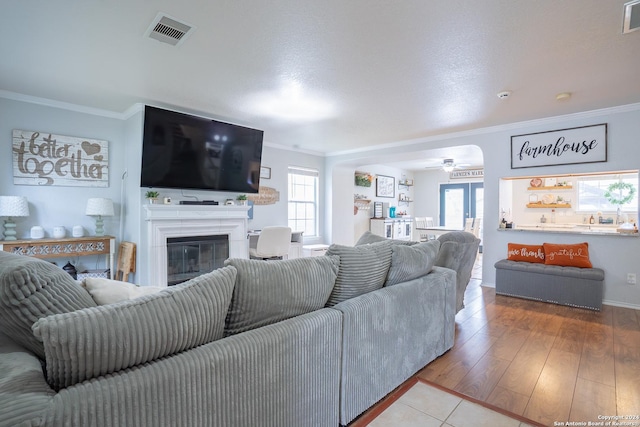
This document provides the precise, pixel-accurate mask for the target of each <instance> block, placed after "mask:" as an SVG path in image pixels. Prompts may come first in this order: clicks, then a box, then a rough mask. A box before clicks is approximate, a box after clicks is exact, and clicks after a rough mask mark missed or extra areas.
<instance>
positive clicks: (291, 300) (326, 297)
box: [0, 241, 456, 427]
mask: <svg viewBox="0 0 640 427" xmlns="http://www.w3.org/2000/svg"><path fill="white" fill-rule="evenodd" d="M439 246H440V242H439V241H431V242H426V243H420V244H416V245H413V246H408V245H405V244H399V243H398V244H397V243H396V242H390V241H383V242H372V243H366V242H364V241H362V242H359V244H358V245H356V246H353V247H347V246H339V245H332V246H331V247H330V248H329V250H328V252H327V256H324V257H313V258H301V259H293V260H284V261H266V262H265V261H255V260H240V259H232V260H228V261H227V264H226V266H225V267H224V268H222V269H218V270H216V271H213V272H211V273H208V274H204V275H202V276H200V277H198V278H196V279H193V280H191V281H189V282H187V283H184V284H181V285H177V286H174V287H170V288H167V289H166V290H162V291H160V292H158V293H156V294H152V295H146V296H142V297H139V298H136V299H132V300H125V301H121V302H117V303H114V304H108V305H97V304H96V302H95V301H94V300H93V299H92V298H91V295H90V294H89V293H88V292H87V291H86V290H85V289H84V288H82V287H81V286H79V285H78V283H77V282H75V281H73V280H72V279H71V278H70V276H69V275H67V273H65V272H64V271H62V270H61V269H59V268H57V267H55V266H53V265H51V264H50V263H48V262H45V261H41V260H37V259H32V258H29V257H24V256H18V255H11V254H6V253H1V252H0V328H1V329H0V330H1V332H2V334H0V426H15V425H24V426H39V425H51V426H60V425H70V426H88V425H91V426H225V427H227V426H278V427H280V426H314V427H315V426H337V425H347V424H348V423H350V422H351V421H353V420H354V419H355V418H356V417H357V416H358V415H360V414H361V413H362V412H364V411H365V410H367V409H368V408H369V407H371V406H372V405H373V404H375V403H376V402H377V401H379V400H380V399H382V398H383V397H384V396H385V395H386V394H388V393H389V392H391V391H392V390H393V389H394V388H396V387H397V386H399V385H400V384H402V383H403V382H404V381H405V380H407V379H408V378H409V377H410V376H411V375H413V374H414V373H415V372H417V371H418V370H420V369H421V368H422V367H424V366H425V365H426V364H428V363H429V362H430V361H432V360H434V359H435V358H436V357H438V356H439V355H441V354H443V353H444V352H446V351H447V350H448V349H450V348H451V347H452V346H453V341H454V331H455V319H454V317H455V313H456V272H455V271H453V270H451V269H447V268H442V267H437V266H434V263H435V260H436V258H437V255H438V251H439Z"/></svg>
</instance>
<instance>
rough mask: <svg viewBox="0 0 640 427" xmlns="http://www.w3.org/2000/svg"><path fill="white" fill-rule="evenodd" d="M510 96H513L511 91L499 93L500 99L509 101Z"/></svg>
mask: <svg viewBox="0 0 640 427" xmlns="http://www.w3.org/2000/svg"><path fill="white" fill-rule="evenodd" d="M510 95H511V91H510V90H504V91H502V92H498V98H500V99H507V98H508V97H509V96H510Z"/></svg>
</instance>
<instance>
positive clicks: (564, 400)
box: [417, 276, 640, 426]
mask: <svg viewBox="0 0 640 427" xmlns="http://www.w3.org/2000/svg"><path fill="white" fill-rule="evenodd" d="M474 277H475V276H474ZM465 305H466V307H465V308H464V309H463V310H462V311H460V312H459V313H458V315H457V316H456V341H455V345H454V347H453V348H452V349H451V350H450V351H449V352H447V353H446V354H444V355H443V356H441V357H440V358H438V359H436V360H435V361H433V362H432V363H430V364H429V365H427V366H426V367H425V368H424V369H422V370H421V371H420V372H419V373H418V374H417V376H418V377H420V378H423V379H425V380H428V381H431V382H433V383H436V384H439V385H441V386H443V387H446V388H449V389H452V390H455V391H457V392H459V393H462V394H465V395H467V396H471V397H473V398H475V399H478V400H481V401H484V402H486V403H489V404H492V405H495V406H497V407H499V408H503V409H505V410H507V411H510V412H513V413H515V414H518V415H522V416H524V417H526V418H528V419H531V420H534V421H537V422H539V423H541V424H543V425H550V426H553V425H554V422H567V421H578V422H580V421H582V422H588V421H591V422H597V421H602V419H599V418H598V417H599V416H611V415H618V416H640V311H638V310H632V309H628V308H620V307H612V306H603V309H602V311H601V312H594V311H590V310H585V309H579V308H571V307H564V306H558V305H554V304H547V303H542V302H537V301H529V300H524V299H519V298H512V297H506V296H501V295H496V294H495V290H494V289H493V288H485V287H481V286H480V280H477V279H472V282H471V283H470V284H469V287H468V288H467V292H466V294H465ZM619 421H625V420H623V419H621V420H619ZM626 421H631V422H635V425H636V426H640V419H635V420H626Z"/></svg>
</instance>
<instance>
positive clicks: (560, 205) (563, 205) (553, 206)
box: [527, 203, 571, 209]
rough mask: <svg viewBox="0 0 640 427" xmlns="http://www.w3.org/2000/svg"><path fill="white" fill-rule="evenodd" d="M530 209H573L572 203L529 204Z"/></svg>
mask: <svg viewBox="0 0 640 427" xmlns="http://www.w3.org/2000/svg"><path fill="white" fill-rule="evenodd" d="M527 207H528V208H538V209H568V208H571V204H570V203H550V204H545V203H527Z"/></svg>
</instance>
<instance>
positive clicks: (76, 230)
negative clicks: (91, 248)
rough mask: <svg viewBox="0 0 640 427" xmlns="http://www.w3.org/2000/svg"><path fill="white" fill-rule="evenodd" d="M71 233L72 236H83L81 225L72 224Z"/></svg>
mask: <svg viewBox="0 0 640 427" xmlns="http://www.w3.org/2000/svg"><path fill="white" fill-rule="evenodd" d="M71 234H72V235H73V237H82V236H84V228H82V226H81V225H74V226H73V229H72V230H71Z"/></svg>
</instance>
